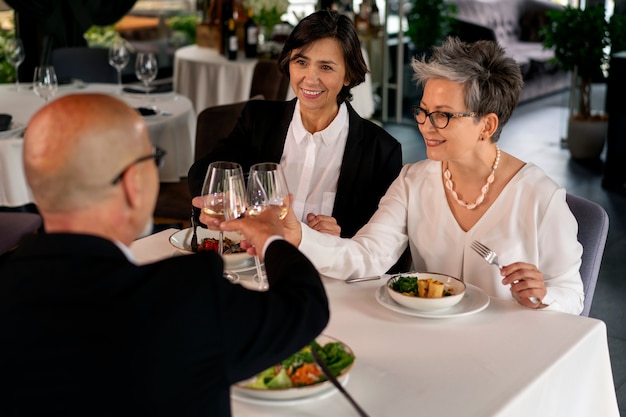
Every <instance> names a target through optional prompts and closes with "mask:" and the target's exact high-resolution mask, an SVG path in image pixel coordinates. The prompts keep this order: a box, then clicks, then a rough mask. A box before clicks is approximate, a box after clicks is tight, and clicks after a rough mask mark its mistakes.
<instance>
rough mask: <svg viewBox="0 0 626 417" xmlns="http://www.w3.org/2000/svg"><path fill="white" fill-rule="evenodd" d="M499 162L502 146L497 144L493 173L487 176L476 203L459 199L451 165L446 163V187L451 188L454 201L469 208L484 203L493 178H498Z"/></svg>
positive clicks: (444, 173)
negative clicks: (452, 178) (453, 181)
mask: <svg viewBox="0 0 626 417" xmlns="http://www.w3.org/2000/svg"><path fill="white" fill-rule="evenodd" d="M499 162H500V148H498V145H496V160H495V161H494V163H493V168H492V170H491V174H489V176H488V177H487V183H486V184H485V185H483V188H482V189H481V191H482V193H481V194H480V195H479V196H478V198H477V199H476V202H474V203H467V202H465V201H463V200H460V199H459V196H458V195H457V194H456V191H454V184H453V183H452V180H451V179H450V178H451V177H452V175H451V174H450V170H449V169H448V166H449V165H448V163H446V170H445V171H444V172H443V176H444V177H445V179H446V181H445V183H446V188H447V189H448V190H450V192H451V193H452V198H454V201H456V202H457V203H459V204H460V205H461V206H463V207H465V208H466V209H468V210H472V209H475V208H476V206H478V205H479V204H480V203H482V202H483V200H484V199H485V195H486V194H487V191H489V186H490V185H491V184H492V183H493V180H494V179H495V178H496V169H498V163H499Z"/></svg>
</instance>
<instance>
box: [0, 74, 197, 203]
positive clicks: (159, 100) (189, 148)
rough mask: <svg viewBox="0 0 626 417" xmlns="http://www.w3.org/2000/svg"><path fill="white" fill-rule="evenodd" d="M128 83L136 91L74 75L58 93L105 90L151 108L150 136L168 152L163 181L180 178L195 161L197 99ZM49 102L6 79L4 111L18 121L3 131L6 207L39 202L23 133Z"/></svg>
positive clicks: (0, 107)
mask: <svg viewBox="0 0 626 417" xmlns="http://www.w3.org/2000/svg"><path fill="white" fill-rule="evenodd" d="M126 88H130V90H129V91H130V92H124V91H121V90H120V88H119V87H118V86H117V85H116V84H104V83H85V82H82V81H79V80H74V81H73V82H72V83H70V84H67V85H61V86H59V88H58V91H57V93H56V94H55V96H54V98H58V97H61V96H64V95H67V94H72V93H76V94H82V93H103V94H111V95H114V96H116V97H119V98H120V99H121V100H123V101H124V102H126V103H127V104H128V105H129V106H131V107H134V108H137V109H139V108H146V109H151V110H152V112H153V113H154V114H150V115H146V116H144V120H145V122H146V125H147V127H148V134H149V136H150V141H151V142H152V144H153V145H155V146H158V147H160V148H162V149H164V150H165V151H166V152H167V155H166V156H165V159H164V163H163V166H162V167H161V168H160V169H159V180H160V181H161V182H178V181H180V178H181V177H186V176H187V172H188V170H189V167H190V166H191V164H192V163H193V154H194V148H195V134H196V120H197V119H196V114H195V111H194V109H193V105H192V103H191V101H190V100H189V99H188V98H187V97H185V96H182V95H180V94H177V93H174V92H169V93H158V94H155V93H151V94H149V95H146V94H145V93H144V92H143V91H142V87H141V86H126ZM144 91H145V89H144ZM44 104H45V102H44V100H43V99H41V98H39V97H38V96H36V95H35V93H34V92H33V91H32V89H31V88H30V86H27V85H22V86H21V87H20V89H19V90H18V89H17V88H16V86H15V84H0V113H7V114H10V115H11V116H12V126H11V127H9V129H8V130H5V131H0V207H20V206H23V205H26V204H30V203H33V197H32V195H31V192H30V188H29V187H28V184H27V183H26V178H25V176H24V166H23V163H22V147H23V132H24V128H25V127H26V126H27V124H28V121H29V120H30V118H31V117H32V116H33V114H35V112H36V111H37V110H39V109H40V108H41V107H43V105H44Z"/></svg>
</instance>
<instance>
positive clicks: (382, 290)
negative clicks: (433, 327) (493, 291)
mask: <svg viewBox="0 0 626 417" xmlns="http://www.w3.org/2000/svg"><path fill="white" fill-rule="evenodd" d="M465 285H466V289H465V296H464V297H463V299H462V300H461V301H460V302H459V303H458V304H457V305H455V306H452V307H450V308H446V309H445V310H435V311H417V310H412V309H410V308H408V307H405V306H403V305H400V304H398V303H396V302H395V301H394V300H393V299H392V298H391V296H390V295H389V290H388V289H387V284H384V285H382V286H380V287H379V288H378V290H376V301H378V302H379V303H380V304H381V305H382V306H383V307H386V308H388V309H389V310H392V311H395V312H397V313H401V314H406V315H408V316H414V317H424V318H429V319H447V318H451V317H460V316H467V315H470V314H474V313H478V312H479V311H482V310H484V309H485V308H487V306H488V305H489V296H488V295H487V294H485V292H484V291H483V290H481V289H480V288H478V287H476V286H474V285H472V284H465Z"/></svg>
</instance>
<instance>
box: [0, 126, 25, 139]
mask: <svg viewBox="0 0 626 417" xmlns="http://www.w3.org/2000/svg"><path fill="white" fill-rule="evenodd" d="M25 127H26V126H25V125H24V123H19V122H12V123H11V127H10V128H9V129H8V130H3V131H1V132H0V138H14V137H18V136H20V135H21V134H22V131H23V130H24V128H25Z"/></svg>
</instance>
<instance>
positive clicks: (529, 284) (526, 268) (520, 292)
mask: <svg viewBox="0 0 626 417" xmlns="http://www.w3.org/2000/svg"><path fill="white" fill-rule="evenodd" d="M500 274H502V275H503V276H504V279H503V280H502V284H504V285H510V286H511V295H512V296H513V298H515V299H516V300H517V302H518V303H520V304H521V305H523V306H525V307H529V308H543V307H547V306H546V305H545V304H543V303H541V302H539V303H533V302H532V301H531V300H530V299H529V298H530V297H537V298H538V299H539V300H543V297H545V296H546V294H547V293H548V291H547V290H546V283H545V281H544V280H543V274H542V273H541V271H539V270H538V269H537V267H536V266H535V265H531V264H527V263H524V262H515V263H513V264H510V265H507V266H503V267H502V269H501V270H500Z"/></svg>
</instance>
